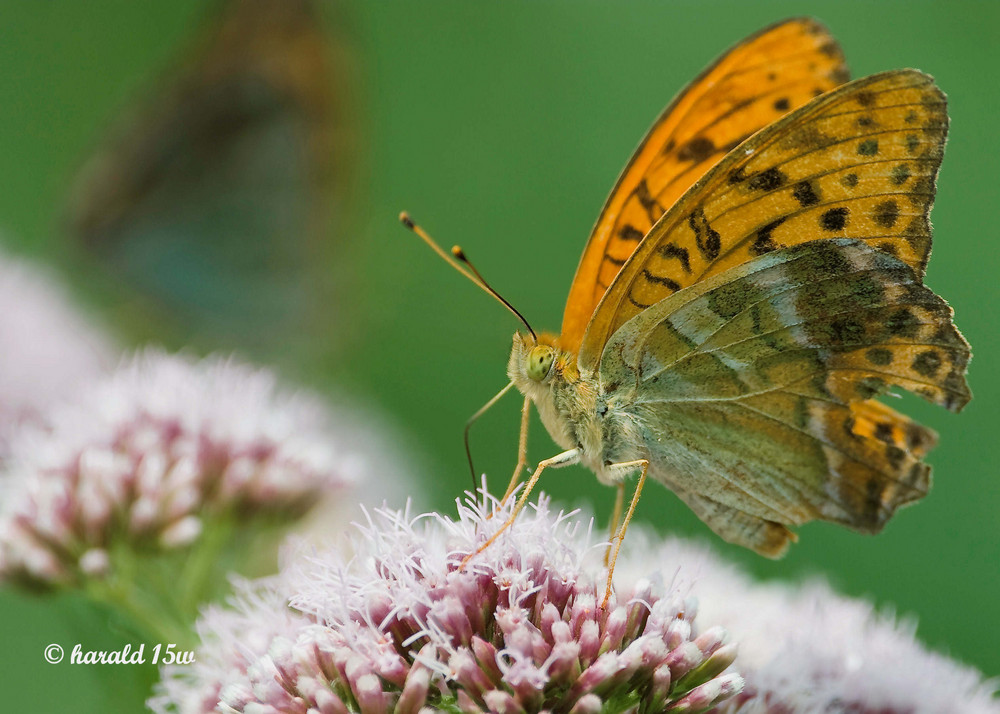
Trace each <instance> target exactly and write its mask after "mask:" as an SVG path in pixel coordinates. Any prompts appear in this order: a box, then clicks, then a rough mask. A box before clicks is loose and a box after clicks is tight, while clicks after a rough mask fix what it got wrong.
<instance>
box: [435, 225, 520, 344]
mask: <svg viewBox="0 0 1000 714" xmlns="http://www.w3.org/2000/svg"><path fill="white" fill-rule="evenodd" d="M451 254H452V255H453V256H455V258H456V259H457V260H458V261H459V262H461V263H464V264H465V265H467V266H469V270H471V271H472V273H473V275H475V276H476V277H477V278H479V283H480V285H482V287H483V289H484V290H486V292H488V293H489V294H490V295H492V296H493V297H495V298H496V299H497V300H499V301H500V302H501V303H503V305H504V307H506V308H507V309H508V310H510V311H511V312H512V313H514V314H515V315H516V316H517V319H518V320H520V321H521V322H522V323H523V324H524V326H525V327H527V328H528V332H530V333H531V337H532V339H534V340H535V342H538V335H536V334H535V331H534V330H532V329H531V325H529V324H528V321H527V320H525V319H524V315H522V314H521V313H520V312H518V311H517V308H515V307H514V306H513V305H511V304H510V303H509V302H507V300H506V299H504V297H503V295H501V294H500V293H498V292H497V291H496V290H494V289H493V286H492V285H490V284H489V283H488V282H486V278H484V277H483V276H482V274H481V273H480V272H479V271H478V270H476V266H474V265H473V264H472V261H471V260H469V257H468V256H467V255H466V254H465V251H463V250H462V249H461V248H459V247H458V246H457V245H456V246H453V247H452V249H451Z"/></svg>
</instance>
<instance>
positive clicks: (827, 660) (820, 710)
mask: <svg viewBox="0 0 1000 714" xmlns="http://www.w3.org/2000/svg"><path fill="white" fill-rule="evenodd" d="M640 532H641V531H640ZM630 537H631V533H630ZM636 537H637V542H636V541H634V542H632V543H629V544H628V545H629V546H632V547H639V548H640V549H641V548H643V544H642V539H643V537H642V536H639V535H638V533H637V534H636ZM647 538H648V536H647ZM645 552H647V553H650V554H652V555H651V557H652V558H653V559H655V560H657V561H660V562H664V563H670V562H681V563H685V564H686V566H687V567H686V568H685V569H684V570H683V573H682V574H679V576H680V577H683V579H684V580H686V582H687V587H689V588H691V589H692V590H693V591H694V592H697V594H698V601H699V611H700V613H701V616H704V617H706V618H708V619H709V620H710V621H711V622H714V623H717V624H719V625H721V626H723V627H725V628H726V629H727V630H728V631H729V632H731V633H732V635H733V636H734V637H735V638H737V639H738V640H739V642H740V671H741V673H742V674H743V675H744V676H745V677H746V681H747V686H746V689H745V690H744V691H743V692H742V693H741V694H740V696H739V697H736V698H734V699H732V700H730V701H728V702H726V703H725V704H723V705H722V706H720V707H719V708H718V712H719V714H807V713H808V714H813V713H816V714H835V713H836V714H841V713H842V712H851V714H948V713H950V712H963V714H1000V703H998V702H997V701H996V700H995V699H994V698H993V687H991V686H990V685H989V684H988V683H985V682H984V681H983V678H982V676H981V675H980V673H979V672H977V671H976V670H974V669H972V668H971V667H967V666H964V665H962V664H960V663H959V662H956V661H954V660H952V659H949V658H947V657H945V656H943V655H940V654H937V653H934V652H931V651H929V650H927V649H926V648H925V647H924V646H922V645H921V644H920V643H919V642H918V641H917V640H916V638H915V629H916V628H915V626H914V624H913V623H912V622H906V621H903V622H899V621H897V619H896V618H895V617H894V616H892V614H891V613H878V612H876V611H875V609H874V608H873V607H872V605H871V604H870V603H868V602H865V601H864V600H856V599H850V598H845V597H843V596H841V595H837V594H836V593H834V592H833V591H832V590H831V588H830V587H829V586H828V585H827V584H826V583H824V582H820V581H812V582H807V583H805V584H796V585H792V584H783V583H773V584H761V583H756V582H754V581H753V580H751V578H750V577H748V576H747V575H746V574H745V573H743V572H741V571H740V570H739V569H737V568H736V567H734V566H732V565H730V564H727V563H725V562H723V561H722V560H721V559H719V558H718V556H716V555H714V554H713V553H712V551H711V550H710V549H708V548H707V547H703V546H697V545H692V544H690V543H686V542H684V541H682V540H679V539H668V540H666V541H665V542H662V543H660V544H659V545H650V546H649V547H648V548H647V549H646V550H645ZM631 566H632V567H634V562H633V563H632V564H631ZM627 567H628V566H627ZM678 584H679V585H680V583H678Z"/></svg>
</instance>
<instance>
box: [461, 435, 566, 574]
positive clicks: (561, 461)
mask: <svg viewBox="0 0 1000 714" xmlns="http://www.w3.org/2000/svg"><path fill="white" fill-rule="evenodd" d="M579 461H580V449H570V450H569V451H564V452H562V453H561V454H556V455H555V456H553V457H552V458H551V459H545V460H544V461H541V462H539V464H538V468H536V469H535V473H533V474H531V478H530V479H528V483H527V484H526V485H525V487H524V491H523V492H522V493H521V497H520V498H518V499H517V503H516V504H515V505H514V510H513V511H512V512H511V514H510V517H509V518H507V521H506V522H505V523H504V524H503V525H502V526H500V528H499V529H497V532H496V533H494V534H493V535H492V536H490V538H489V540H487V541H486V542H485V543H483V544H482V545H481V546H479V548H477V549H476V550H475V551H474V552H472V553H469V554H468V555H467V556H465V557H464V558H463V559H462V562H461V563H459V566H458V569H459V570H461V569H462V568H464V567H465V565H466V563H468V562H469V561H470V560H472V559H473V558H474V557H475V556H477V555H479V554H480V553H482V552H483V551H484V550H486V549H487V548H489V547H490V546H491V545H493V542H494V541H495V540H496V539H497V538H499V537H500V534H501V533H503V532H504V531H505V530H507V529H508V528H510V527H511V525H512V524H513V523H514V519H516V518H517V514H519V513H520V512H521V509H522V508H524V504H525V503H527V502H528V496H530V495H531V492H532V491H533V490H534V488H535V484H536V483H538V479H539V477H540V476H541V475H542V472H543V471H544V470H545V469H547V468H550V467H551V468H559V467H560V466H570V465H572V464H575V463H578V462H579Z"/></svg>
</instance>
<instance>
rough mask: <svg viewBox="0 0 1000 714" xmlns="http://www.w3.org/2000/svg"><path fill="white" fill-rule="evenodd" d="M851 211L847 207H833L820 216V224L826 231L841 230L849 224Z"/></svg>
mask: <svg viewBox="0 0 1000 714" xmlns="http://www.w3.org/2000/svg"><path fill="white" fill-rule="evenodd" d="M849 213H850V211H848V209H847V208H846V207H843V206H841V207H840V208H831V209H830V210H829V211H826V212H824V213H823V215H821V216H820V217H819V225H820V227H821V228H822V229H823V230H824V231H840V230H843V229H844V227H845V226H846V225H847V216H848V214H849Z"/></svg>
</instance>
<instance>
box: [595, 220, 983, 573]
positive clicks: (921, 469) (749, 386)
mask: <svg viewBox="0 0 1000 714" xmlns="http://www.w3.org/2000/svg"><path fill="white" fill-rule="evenodd" d="M904 315H906V316H909V317H905V318H904V317H903V316H904ZM901 326H905V327H904V328H903V329H900V328H901ZM921 355H925V356H923V357H921ZM968 359H969V350H968V345H967V344H966V343H965V341H964V340H963V339H962V337H961V335H959V333H958V331H957V330H956V329H955V327H954V326H953V325H952V323H951V310H950V308H949V307H948V306H947V304H945V302H944V301H943V300H942V299H941V298H939V297H937V296H936V295H934V293H932V292H931V291H930V290H928V289H927V288H925V287H924V286H923V285H922V284H921V282H920V276H919V275H918V274H917V273H916V272H915V271H914V269H913V268H912V267H910V266H909V265H907V264H906V263H904V262H903V261H901V260H899V259H898V258H895V257H893V256H891V255H889V254H887V253H885V252H883V251H880V250H878V249H877V248H875V247H872V246H871V245H869V244H867V243H865V242H864V241H859V240H848V239H837V240H827V241H821V242H815V243H808V244H804V245H797V246H793V247H789V248H784V249H779V250H776V251H773V252H771V253H769V254H768V255H765V256H762V257H759V258H756V259H754V260H751V261H749V262H747V263H745V264H743V265H741V266H737V267H735V268H732V269H730V270H728V271H725V272H723V273H721V274H718V275H716V276H713V277H710V278H707V279H705V280H704V281H702V282H700V283H698V284H697V285H695V286H693V287H691V288H690V289H688V290H684V291H681V292H678V293H676V294H675V295H673V296H671V297H669V298H667V299H665V300H663V301H661V302H659V303H658V304H657V305H655V306H654V307H651V308H649V309H647V310H645V311H643V312H641V313H640V314H638V315H637V316H636V317H634V318H633V319H632V320H630V321H629V322H627V323H626V324H625V325H624V326H623V327H622V328H621V329H620V330H618V331H617V332H616V333H615V335H614V337H613V338H612V340H611V341H610V342H609V344H608V349H607V352H606V356H605V359H604V360H602V363H601V371H600V378H601V380H602V382H604V383H611V384H614V383H617V384H629V383H632V382H633V380H634V382H635V384H636V392H635V397H634V399H635V403H636V404H637V408H638V410H639V413H640V414H642V415H643V422H644V424H646V425H647V426H646V428H647V430H648V432H649V433H648V434H646V435H645V442H646V447H647V448H648V449H649V450H650V452H651V469H652V473H653V475H654V477H657V478H659V479H661V480H663V481H665V482H666V483H667V484H668V485H670V486H671V487H672V488H675V490H678V491H679V492H680V494H681V496H682V498H684V496H685V495H689V496H690V497H689V498H687V499H686V500H687V501H688V502H689V503H691V504H692V508H694V509H695V510H696V512H698V513H699V515H701V516H702V518H703V519H704V520H706V522H707V523H708V524H709V525H710V526H711V527H713V528H715V529H716V530H717V531H718V532H719V533H720V535H723V537H726V538H727V539H729V540H733V541H734V542H738V543H741V544H742V545H746V546H747V547H751V548H754V549H755V550H757V551H758V552H762V553H764V554H768V555H777V554H780V552H781V550H782V548H783V546H782V542H783V541H781V538H780V534H781V533H782V531H780V530H778V529H777V524H793V525H794V524H799V523H803V522H805V521H808V520H812V519H817V518H818V519H823V520H829V521H835V522H839V523H842V524H844V525H847V526H850V527H852V528H855V529H857V530H861V531H865V532H874V531H877V530H879V529H880V528H881V527H882V526H883V525H884V524H885V522H886V521H887V520H888V519H889V517H890V516H891V515H892V514H893V512H894V511H895V510H896V508H898V507H899V506H900V505H903V504H905V503H909V502H911V501H913V500H916V499H918V498H920V497H921V496H923V495H924V494H925V493H926V491H927V488H928V486H929V472H930V469H929V467H928V466H926V465H925V464H923V463H922V462H921V461H920V458H921V457H922V456H923V455H924V454H925V453H926V451H927V450H928V449H929V448H930V447H931V446H933V444H934V441H935V436H934V434H933V432H931V431H929V430H927V429H925V428H923V427H921V426H919V425H917V424H914V423H913V422H911V421H910V420H909V419H907V418H906V417H905V416H902V415H900V414H897V413H896V412H893V411H892V410H890V409H888V408H886V407H884V406H882V405H880V404H878V403H876V402H871V401H865V400H867V399H869V398H871V397H873V396H876V395H877V394H880V393H882V392H883V391H885V390H886V389H887V388H888V387H890V386H892V385H896V386H901V387H903V388H906V389H911V390H914V391H918V392H920V393H924V392H923V390H929V391H927V393H924V396H927V397H928V398H931V399H933V400H935V401H939V402H941V403H944V404H945V405H946V406H949V408H953V409H956V410H957V409H959V408H961V407H962V406H964V404H965V403H966V402H967V401H968V399H969V397H970V395H969V392H968V388H967V386H966V384H965V379H964V374H965V367H966V364H967V362H968ZM730 509H735V510H736V511H738V512H740V513H742V514H743V515H742V516H741V518H740V521H739V523H740V524H741V525H740V526H739V528H736V527H735V526H734V525H733V524H731V523H730V524H728V525H727V517H726V515H725V514H727V513H729V511H730ZM729 515H732V514H729ZM768 523H770V525H768ZM741 533H742V534H743V536H741V535H740V534H741ZM789 537H790V536H789ZM779 546H781V547H779Z"/></svg>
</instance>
